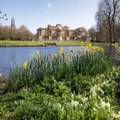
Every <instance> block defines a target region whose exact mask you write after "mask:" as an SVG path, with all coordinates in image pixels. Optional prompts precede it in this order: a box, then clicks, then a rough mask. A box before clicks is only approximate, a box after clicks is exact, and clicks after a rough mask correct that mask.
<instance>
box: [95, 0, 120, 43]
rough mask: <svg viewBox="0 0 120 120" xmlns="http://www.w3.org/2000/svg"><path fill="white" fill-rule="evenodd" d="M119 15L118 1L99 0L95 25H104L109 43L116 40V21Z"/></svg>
mask: <svg viewBox="0 0 120 120" xmlns="http://www.w3.org/2000/svg"><path fill="white" fill-rule="evenodd" d="M119 14H120V0H100V2H99V4H98V12H97V14H96V19H97V23H98V24H101V23H102V22H103V21H105V23H106V30H108V32H109V42H110V43H112V42H115V40H116V28H115V25H116V21H117V20H118V16H119Z"/></svg>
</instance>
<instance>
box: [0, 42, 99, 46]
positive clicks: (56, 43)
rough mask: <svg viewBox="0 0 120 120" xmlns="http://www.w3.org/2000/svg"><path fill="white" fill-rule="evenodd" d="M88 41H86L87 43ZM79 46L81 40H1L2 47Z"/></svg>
mask: <svg viewBox="0 0 120 120" xmlns="http://www.w3.org/2000/svg"><path fill="white" fill-rule="evenodd" d="M85 44H86V43H84V45H85ZM46 45H57V46H79V45H80V41H0V47H18V46H20V47H24V46H46ZM93 45H97V46H99V45H101V43H93Z"/></svg>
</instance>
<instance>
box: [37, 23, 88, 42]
mask: <svg viewBox="0 0 120 120" xmlns="http://www.w3.org/2000/svg"><path fill="white" fill-rule="evenodd" d="M36 39H37V40H60V41H62V40H84V41H85V40H89V33H88V32H87V30H86V29H85V28H84V27H80V28H77V29H75V30H70V29H69V27H67V26H64V27H63V26H62V25H61V24H57V25H56V26H51V25H48V27H47V28H41V27H40V28H38V29H37V35H36Z"/></svg>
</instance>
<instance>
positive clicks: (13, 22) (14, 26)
mask: <svg viewBox="0 0 120 120" xmlns="http://www.w3.org/2000/svg"><path fill="white" fill-rule="evenodd" d="M11 28H16V25H15V19H14V18H12V19H11Z"/></svg>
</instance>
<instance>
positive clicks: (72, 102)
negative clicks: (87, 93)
mask: <svg viewBox="0 0 120 120" xmlns="http://www.w3.org/2000/svg"><path fill="white" fill-rule="evenodd" d="M78 104H79V102H78V101H74V100H72V101H71V105H72V106H73V107H74V106H75V107H77V106H78Z"/></svg>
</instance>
